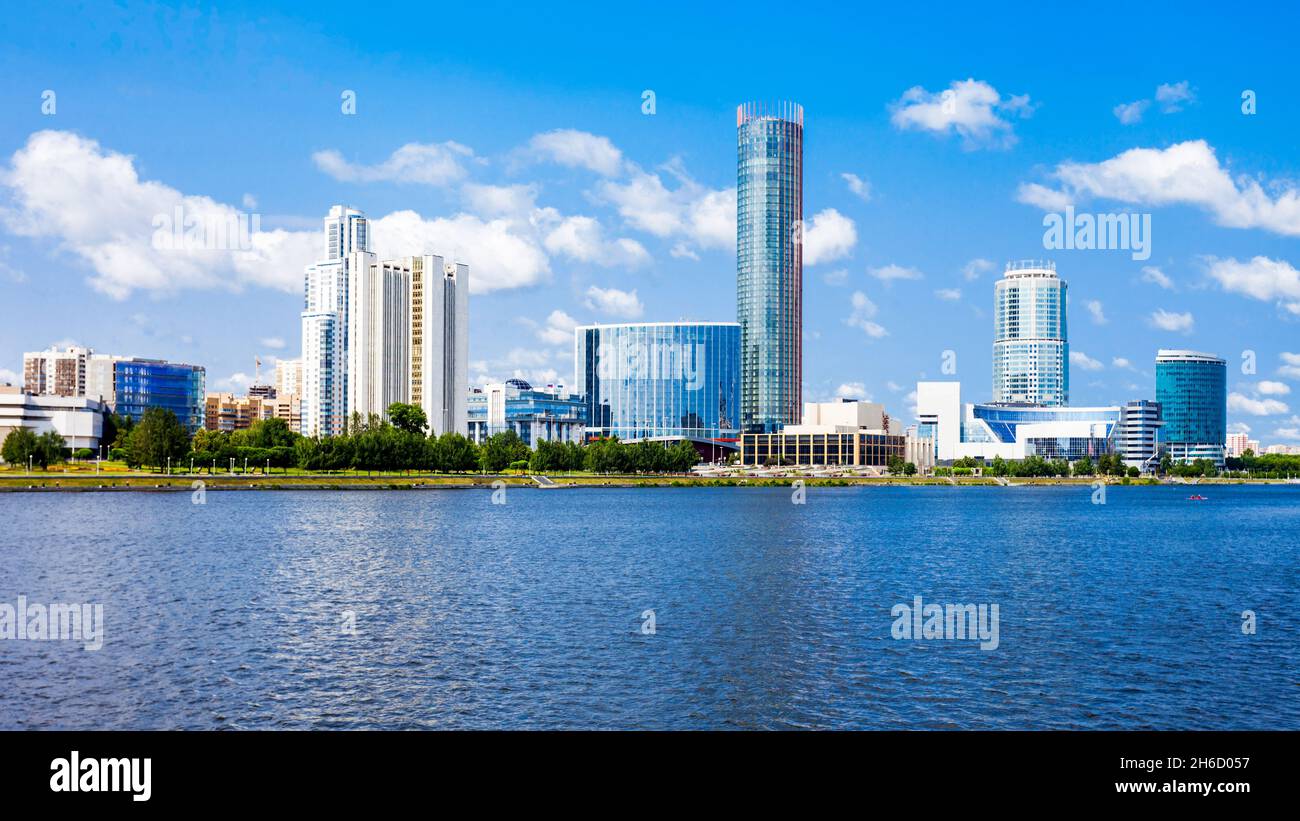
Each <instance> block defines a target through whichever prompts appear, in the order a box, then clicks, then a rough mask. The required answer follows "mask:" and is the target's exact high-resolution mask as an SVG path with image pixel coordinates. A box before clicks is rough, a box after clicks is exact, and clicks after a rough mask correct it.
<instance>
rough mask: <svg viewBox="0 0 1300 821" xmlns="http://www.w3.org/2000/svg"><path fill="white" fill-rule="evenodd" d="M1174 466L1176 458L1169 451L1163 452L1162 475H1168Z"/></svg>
mask: <svg viewBox="0 0 1300 821" xmlns="http://www.w3.org/2000/svg"><path fill="white" fill-rule="evenodd" d="M1173 466H1174V458H1173V457H1172V456H1170V455H1169V451H1165V452H1164V453H1161V454H1160V473H1161V475H1163V476H1168V475H1169V471H1170V470H1172V469H1173Z"/></svg>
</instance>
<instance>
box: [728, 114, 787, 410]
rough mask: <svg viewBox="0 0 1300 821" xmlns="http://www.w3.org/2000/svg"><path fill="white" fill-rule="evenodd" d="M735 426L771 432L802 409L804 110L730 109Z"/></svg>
mask: <svg viewBox="0 0 1300 821" xmlns="http://www.w3.org/2000/svg"><path fill="white" fill-rule="evenodd" d="M736 147H737V150H736V153H737V168H736V315H737V317H736V318H737V319H738V320H739V322H740V362H741V366H740V367H741V408H740V424H741V426H742V427H743V428H744V429H745V430H746V431H751V432H756V433H761V432H775V431H777V430H778V429H779V428H780V426H781V425H785V424H798V423H799V419H800V413H801V411H802V404H803V393H802V392H803V246H802V234H803V107H802V106H800V105H797V104H795V103H780V104H777V105H773V106H764V105H761V104H758V103H749V104H746V105H742V106H739V107H738V108H737V109H736Z"/></svg>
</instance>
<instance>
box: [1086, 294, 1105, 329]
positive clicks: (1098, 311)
mask: <svg viewBox="0 0 1300 821" xmlns="http://www.w3.org/2000/svg"><path fill="white" fill-rule="evenodd" d="M1088 313H1089V314H1091V315H1092V322H1093V324H1094V325H1105V324H1106V323H1107V322H1109V321H1110V320H1108V319H1106V312H1105V310H1104V309H1103V308H1102V305H1101V302H1100V301H1098V300H1095V299H1092V300H1089V301H1088Z"/></svg>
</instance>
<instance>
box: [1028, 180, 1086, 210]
mask: <svg viewBox="0 0 1300 821" xmlns="http://www.w3.org/2000/svg"><path fill="white" fill-rule="evenodd" d="M1016 200H1017V201H1018V202H1023V203H1025V204H1026V205H1032V206H1034V207H1036V208H1041V209H1043V210H1044V211H1064V210H1065V209H1066V208H1068V207H1069V206H1071V205H1073V204H1074V197H1073V196H1072V195H1070V194H1067V193H1065V192H1064V191H1057V190H1056V189H1054V188H1048V187H1047V186H1045V185H1040V184H1038V183H1036V182H1024V183H1021V184H1020V187H1019V188H1017V189H1016Z"/></svg>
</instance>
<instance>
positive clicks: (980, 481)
mask: <svg viewBox="0 0 1300 821" xmlns="http://www.w3.org/2000/svg"><path fill="white" fill-rule="evenodd" d="M540 476H541V479H540V481H539V480H535V479H534V478H533V476H532V475H523V476H520V475H507V476H493V475H486V476H484V475H473V476H427V475H426V476H371V477H366V476H282V477H277V476H274V475H272V476H231V475H228V474H227V475H220V474H218V475H216V476H206V475H193V476H172V477H170V478H168V477H166V476H150V475H122V476H112V475H110V476H94V475H91V476H68V475H60V474H51V475H47V476H38V475H33V476H0V493H93V492H107V493H123V492H145V493H148V492H157V493H182V492H193V491H195V490H197V489H199V487H202V489H203V490H204V491H205V492H206V491H241V490H242V491H259V490H260V491H277V490H314V491H330V490H333V491H340V490H345V491H346V490H389V491H392V490H476V489H477V490H493V489H495V488H496V487H501V485H497V484H495V483H498V482H501V483H504V487H507V488H509V489H512V490H515V489H518V490H524V489H534V490H575V489H583V488H702V487H736V488H745V487H760V488H763V487H765V488H772V487H784V488H789V487H793V486H794V483H795V482H800V481H802V482H803V486H804V487H958V488H960V487H1036V486H1077V487H1090V486H1091V485H1093V484H1094V483H1096V482H1098V481H1102V482H1105V484H1107V485H1108V486H1116V487H1168V486H1173V487H1182V488H1196V487H1207V486H1221V485H1283V486H1287V485H1293V486H1295V487H1297V488H1298V489H1300V483H1297V482H1294V481H1291V482H1288V481H1287V480H1286V479H1235V478H1233V479H1220V478H1213V479H1204V478H1203V479H1199V480H1197V481H1195V482H1178V481H1161V480H1157V479H1151V478H1142V479H1124V478H1120V477H1111V478H1109V479H1107V478H1105V477H1086V476H1085V477H1069V478H1065V477H1052V478H1030V477H1026V478H1010V477H1008V478H1006V479H1005V480H1002V481H1000V480H998V479H996V478H993V477H961V478H954V479H951V480H950V479H948V478H946V477H900V476H884V477H879V478H876V477H851V478H850V477H843V478H840V477H812V476H782V477H771V476H764V477H745V478H720V477H703V478H701V477H685V476H610V477H598V476H573V477H569V476H545V475H540ZM548 481H549V482H550V484H543V483H544V482H548ZM199 482H201V483H202V485H198V484H196V483H199Z"/></svg>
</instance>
